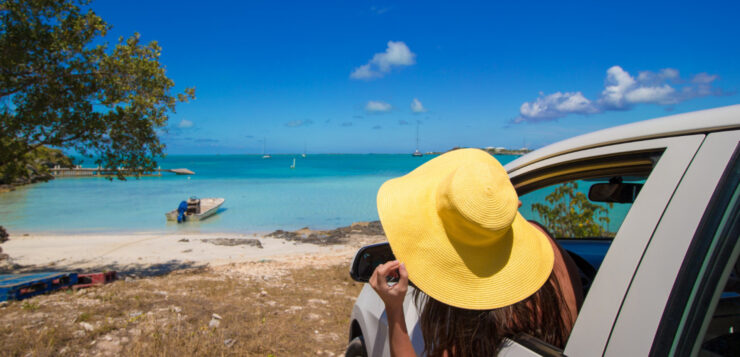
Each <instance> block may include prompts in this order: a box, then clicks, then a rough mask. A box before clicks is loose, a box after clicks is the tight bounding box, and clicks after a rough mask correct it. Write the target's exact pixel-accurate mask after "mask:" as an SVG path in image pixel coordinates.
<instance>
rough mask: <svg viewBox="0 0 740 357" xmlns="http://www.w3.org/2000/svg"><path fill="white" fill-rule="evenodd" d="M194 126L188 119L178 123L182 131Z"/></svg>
mask: <svg viewBox="0 0 740 357" xmlns="http://www.w3.org/2000/svg"><path fill="white" fill-rule="evenodd" d="M193 125H194V124H193V122H192V121H190V120H187V119H183V120H180V122H179V123H177V127H178V128H180V129H187V128H192V127H193Z"/></svg>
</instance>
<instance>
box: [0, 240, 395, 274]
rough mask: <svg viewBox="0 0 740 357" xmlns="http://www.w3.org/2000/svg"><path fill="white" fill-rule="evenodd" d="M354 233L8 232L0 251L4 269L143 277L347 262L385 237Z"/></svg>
mask: <svg viewBox="0 0 740 357" xmlns="http://www.w3.org/2000/svg"><path fill="white" fill-rule="evenodd" d="M279 232H281V231H279ZM355 232H356V233H350V234H347V235H346V237H345V239H343V240H342V241H333V242H329V243H326V244H315V242H313V243H309V242H303V241H302V239H301V238H302V237H309V236H310V235H311V234H312V233H313V234H316V233H319V234H321V233H323V232H314V231H311V230H301V231H297V232H296V233H295V234H293V235H294V236H295V237H294V239H292V240H288V239H284V238H276V237H271V236H268V234H239V233H152V232H149V233H125V234H114V233H112V234H74V235H72V234H66V235H61V234H23V235H11V237H10V240H9V241H7V242H5V243H4V244H2V249H3V252H4V253H6V254H8V255H9V256H10V263H11V265H14V266H15V268H10V269H8V268H7V267H6V270H20V271H23V270H38V269H54V270H74V271H102V270H117V271H119V272H121V273H122V274H124V275H125V274H133V275H144V276H147V275H160V274H163V273H167V272H170V271H173V270H178V269H184V268H193V267H205V266H210V267H216V266H219V265H225V264H235V263H244V262H256V261H264V260H273V261H282V262H286V263H288V262H291V261H296V262H297V261H300V260H302V257H305V256H314V257H325V258H326V259H329V257H343V260H347V259H351V257H352V256H353V254H354V253H355V252H356V251H357V248H358V247H361V246H362V245H366V244H371V243H375V242H378V241H382V240H384V237H383V236H382V235H368V234H365V233H363V232H361V231H355ZM286 233H287V232H286ZM6 265H7V264H6Z"/></svg>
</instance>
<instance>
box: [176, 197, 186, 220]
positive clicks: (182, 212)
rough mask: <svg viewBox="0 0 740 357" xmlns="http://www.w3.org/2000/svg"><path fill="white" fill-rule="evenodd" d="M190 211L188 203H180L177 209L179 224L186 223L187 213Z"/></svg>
mask: <svg viewBox="0 0 740 357" xmlns="http://www.w3.org/2000/svg"><path fill="white" fill-rule="evenodd" d="M187 211H188V202H187V201H182V202H180V206H178V207H177V223H182V222H185V212H187Z"/></svg>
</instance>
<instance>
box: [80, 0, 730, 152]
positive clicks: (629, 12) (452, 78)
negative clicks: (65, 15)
mask: <svg viewBox="0 0 740 357" xmlns="http://www.w3.org/2000/svg"><path fill="white" fill-rule="evenodd" d="M91 7H92V9H93V11H95V12H96V13H97V14H98V15H100V16H101V17H102V18H103V19H104V20H105V21H106V22H108V23H109V24H110V25H112V26H113V29H112V30H111V31H110V32H109V33H108V36H107V37H108V39H109V41H110V42H115V41H116V39H117V38H118V37H119V36H124V37H127V36H131V35H133V34H134V33H135V32H138V33H140V34H141V38H142V40H143V41H144V42H150V41H157V42H158V43H159V45H160V46H161V47H162V55H161V57H160V62H161V63H162V65H164V66H165V67H166V69H167V75H168V76H169V77H170V78H171V79H172V80H174V82H175V88H174V92H182V91H183V90H184V88H187V87H196V97H197V98H196V99H195V100H194V101H191V102H189V103H181V104H179V105H178V107H177V111H176V113H172V114H171V115H170V119H169V123H168V126H167V132H166V133H164V134H163V135H162V136H161V139H162V141H163V142H164V143H165V144H166V145H167V149H166V152H167V154H259V153H262V151H263V148H264V149H265V150H266V151H267V152H269V153H272V154H279V153H299V152H303V151H304V148H305V150H306V151H307V152H308V153H409V152H412V151H413V150H414V149H415V145H416V130H417V126H418V130H419V149H420V150H421V151H424V152H426V151H445V150H447V149H450V148H452V147H455V146H464V147H488V146H493V147H507V148H521V147H528V148H530V149H536V148H539V147H542V146H545V145H547V144H551V143H554V142H556V141H559V140H562V139H566V138H569V137H573V136H576V135H580V134H584V133H588V132H591V131H594V130H598V129H603V128H607V127H611V126H616V125H621V124H626V123H631V122H635V121H640V120H645V119H650V118H656V117H661V116H665V115H671V114H677V113H684V112H690V111H694V110H700V109H709V108H714V107H720V106H726V105H732V104H738V103H740V95H739V94H738V90H740V65H739V64H740V40H739V39H740V24H739V23H738V22H737V14H738V13H740V2H738V1H723V2H715V1H701V2H688V1H667V2H651V1H644V0H643V1H637V2H630V1H610V2H601V1H581V2H578V1H546V2H531V1H521V2H512V1H507V2H495V1H481V2H462V1H450V2H437V1H418V2H415V1H386V2H377V1H363V0H355V1H321V2H308V1H295V2H286V1H278V0H272V1H209V2H203V1H188V0H178V1H164V0H158V1H139V0H97V1H95V2H93V4H92V5H91Z"/></svg>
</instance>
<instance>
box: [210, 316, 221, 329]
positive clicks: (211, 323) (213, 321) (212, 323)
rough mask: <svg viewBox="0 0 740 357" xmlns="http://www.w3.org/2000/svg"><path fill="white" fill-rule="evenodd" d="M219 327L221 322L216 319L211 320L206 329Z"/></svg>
mask: <svg viewBox="0 0 740 357" xmlns="http://www.w3.org/2000/svg"><path fill="white" fill-rule="evenodd" d="M219 325H221V321H219V320H218V319H216V318H212V319H211V322H209V323H208V327H210V328H217V327H218V326H219Z"/></svg>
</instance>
